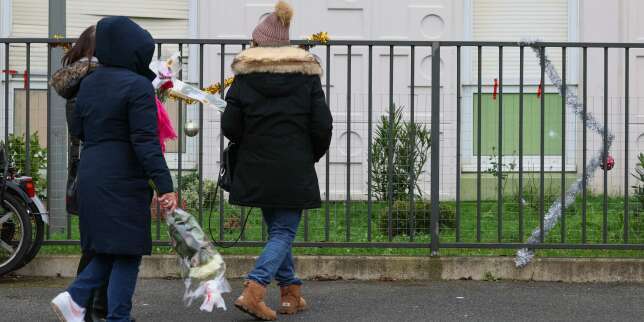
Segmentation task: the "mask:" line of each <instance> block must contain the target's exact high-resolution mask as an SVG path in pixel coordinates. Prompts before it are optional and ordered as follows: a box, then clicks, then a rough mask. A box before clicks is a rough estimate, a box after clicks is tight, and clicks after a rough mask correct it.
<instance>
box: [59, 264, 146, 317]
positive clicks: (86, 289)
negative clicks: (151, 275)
mask: <svg viewBox="0 0 644 322" xmlns="http://www.w3.org/2000/svg"><path fill="white" fill-rule="evenodd" d="M140 264H141V256H119V255H106V254H96V255H95V256H94V258H93V259H92V261H91V262H90V263H89V265H87V267H85V269H83V271H82V272H81V273H80V274H79V275H78V276H77V277H76V280H74V282H72V285H70V286H69V288H68V289H67V292H69V294H70V295H71V296H72V299H73V300H74V302H76V303H77V304H78V305H80V306H82V307H87V305H88V304H89V300H90V298H91V297H92V294H93V292H94V290H95V289H98V288H100V287H102V286H104V285H105V281H108V286H107V320H108V321H127V322H129V321H130V311H132V296H133V295H134V288H135V287H136V278H137V276H138V275H139V265H140ZM87 314H90V312H87Z"/></svg>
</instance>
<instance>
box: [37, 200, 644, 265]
mask: <svg viewBox="0 0 644 322" xmlns="http://www.w3.org/2000/svg"><path fill="white" fill-rule="evenodd" d="M442 205H443V207H447V208H451V209H454V208H455V204H454V202H449V201H446V202H442ZM581 205H582V203H581V200H577V202H576V203H575V205H573V207H570V208H569V209H567V210H566V229H565V241H566V242H567V243H581V242H582V215H581V213H582V210H581ZM326 206H327V204H325V205H323V208H321V209H317V210H313V211H309V212H308V213H306V215H305V216H304V217H303V220H302V223H301V225H300V230H299V232H298V236H297V241H325V234H326V230H325V221H326ZM548 206H549V203H546V204H545V207H546V208H547V207H548ZM395 207H398V205H396V206H395ZM205 208H206V209H204V218H203V222H204V225H203V228H204V230H206V231H208V222H210V227H211V230H210V231H211V232H212V235H213V236H214V238H215V239H218V238H219V234H220V232H219V227H220V220H221V219H220V216H219V212H218V210H217V205H215V209H214V210H213V211H212V212H210V211H209V209H207V208H209V205H207V206H206V207H205ZM328 208H329V222H330V225H329V231H328V234H329V241H331V242H345V241H347V231H346V226H347V225H346V210H347V207H346V203H344V202H331V203H329V204H328ZM518 208H519V207H518V204H517V203H516V202H512V201H505V202H504V204H503V218H502V223H503V224H502V230H501V232H502V236H501V237H502V238H501V239H500V240H499V238H498V237H499V236H498V222H499V221H498V215H497V209H498V206H497V202H495V201H484V202H482V204H481V214H480V217H481V219H480V223H481V224H480V225H481V226H480V227H481V240H480V241H481V242H489V243H495V242H499V241H501V242H520V234H519V233H520V230H519V211H518ZM635 208H636V205H635V203H634V202H633V203H632V206H631V209H632V210H631V212H630V216H629V217H630V218H629V243H631V244H642V243H644V220H643V214H642V212H641V210H640V211H636V210H635ZM367 209H368V205H367V203H366V202H364V201H355V202H352V203H350V207H349V214H350V216H349V217H350V218H349V220H350V233H349V241H351V242H368V241H369V238H368V225H369V220H368V219H369V215H368V210H367ZM387 209H388V208H387V204H386V203H382V202H374V203H373V204H372V221H371V226H372V238H371V241H374V242H387V241H389V238H388V233H387V230H386V228H385V227H386V223H387V219H386V218H387V217H386V215H387ZM623 209H624V199H623V198H610V199H609V200H608V216H607V222H608V226H607V241H608V243H623V235H624V231H623V228H624V216H623ZM393 210H394V212H395V210H396V209H393ZM245 211H247V209H246V210H245ZM416 212H417V213H418V215H417V219H416V222H417V226H416V227H417V230H416V233H415V236H414V238H413V241H414V242H420V243H429V242H430V238H429V235H428V232H429V230H428V229H427V228H426V227H427V226H428V221H425V220H423V219H424V218H423V217H422V213H423V210H422V209H420V210H417V211H416ZM224 213H225V215H224V218H223V225H224V232H223V235H224V237H225V240H228V241H232V240H235V239H236V238H237V236H239V232H240V223H241V208H238V207H234V206H230V205H227V204H226V206H225V211H224ZM193 214H195V215H197V214H198V212H197V211H193ZM447 216H451V214H450V213H448V215H447ZM603 218H604V215H603V198H602V197H589V201H588V206H587V215H586V238H587V242H588V243H602V242H603V235H602V227H603ZM72 220H73V222H72V228H73V230H72V238H73V239H78V238H79V232H78V229H77V227H78V223H77V220H78V218H77V217H72ZM454 221H455V218H443V222H442V224H441V232H440V238H441V242H443V243H453V242H456V235H455V233H456V231H455V228H454V226H455V222H454ZM460 223H461V224H460V227H461V228H460V234H461V238H460V242H476V241H477V238H476V223H477V212H476V203H475V202H469V201H468V202H462V203H461V215H460ZM400 224H402V221H401V220H395V219H394V220H392V227H393V229H392V231H393V232H394V237H393V239H392V241H393V242H399V243H406V242H409V241H411V240H412V238H411V237H410V236H409V235H410V234H409V233H408V230H404V231H402V230H400V229H399V230H396V227H398V226H400ZM538 227H539V212H538V205H537V204H527V205H525V206H524V234H523V236H524V240H525V239H527V237H528V236H529V235H530V233H531V232H532V230H533V229H535V228H538ZM262 230H263V225H262V220H261V216H260V211H259V210H258V209H253V210H252V212H251V214H250V217H249V220H248V224H247V227H246V230H245V234H244V238H243V240H249V241H258V240H262V239H263V238H264V237H265V234H262ZM305 230H306V232H305ZM157 234H158V236H159V239H161V240H167V232H166V226H165V223H164V222H162V221H160V222H158V226H157V221H153V225H152V235H153V236H152V237H153V239H157ZM561 236H562V230H561V224H558V225H557V226H556V227H555V228H554V229H553V230H552V231H551V232H550V233H549V234H548V235H547V236H546V242H547V243H559V242H561ZM51 239H67V234H66V233H63V234H52V236H51ZM78 251H79V247H78V246H46V247H43V250H42V253H48V254H60V253H63V254H68V253H78ZM220 251H221V252H222V253H224V254H257V253H258V252H259V249H257V248H247V247H233V248H228V249H220ZM154 252H155V253H171V252H172V249H171V248H169V247H155V249H154ZM514 252H515V251H514V250H493V249H492V250H487V249H484V250H482V249H441V252H440V254H441V255H509V256H511V255H513V254H514ZM295 253H296V254H307V255H419V256H420V255H427V254H429V250H428V249H426V248H423V249H399V248H395V249H372V248H367V249H364V248H297V249H296V250H295ZM538 254H539V255H540V256H583V257H605V256H618V257H644V251H615V250H611V251H600V250H540V251H538Z"/></svg>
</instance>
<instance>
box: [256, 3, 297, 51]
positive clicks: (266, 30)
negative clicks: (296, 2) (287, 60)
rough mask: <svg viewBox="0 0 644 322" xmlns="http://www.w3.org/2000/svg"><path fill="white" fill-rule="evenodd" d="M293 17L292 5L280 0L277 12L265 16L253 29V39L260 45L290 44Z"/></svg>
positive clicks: (276, 8) (276, 6) (276, 7)
mask: <svg viewBox="0 0 644 322" xmlns="http://www.w3.org/2000/svg"><path fill="white" fill-rule="evenodd" d="M292 17H293V8H292V7H291V5H289V4H288V3H287V2H285V1H281V0H280V1H279V2H277V4H276V5H275V12H273V13H271V14H269V15H268V16H267V17H266V18H264V20H262V22H260V23H259V25H257V27H255V30H253V41H254V42H255V43H256V44H257V46H260V47H274V46H288V45H289V43H290V40H289V27H290V26H291V18H292Z"/></svg>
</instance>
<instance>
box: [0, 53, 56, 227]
mask: <svg viewBox="0 0 644 322" xmlns="http://www.w3.org/2000/svg"><path fill="white" fill-rule="evenodd" d="M6 46H7V48H9V44H6ZM7 54H8V53H7ZM7 57H8V55H7ZM5 69H9V65H8V64H7V66H6V67H5ZM47 79H51V45H50V44H47ZM7 83H8V82H7ZM5 98H6V96H5ZM7 118H8V115H6V114H5V120H7ZM50 124H51V85H49V82H47V148H49V147H50V146H51V126H49V125H50ZM6 142H7V141H6V138H5V144H6ZM49 160H50V158H47V195H48V196H50V194H49V191H50V190H49V187H50V184H51V182H52V181H51V171H49V169H50V167H49V164H50V161H49ZM46 207H47V212H48V213H51V206H50V205H49V202H48V203H47V205H46ZM49 235H50V232H49V225H45V239H49V237H50V236H49Z"/></svg>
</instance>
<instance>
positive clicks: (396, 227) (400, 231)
mask: <svg viewBox="0 0 644 322" xmlns="http://www.w3.org/2000/svg"><path fill="white" fill-rule="evenodd" d="M409 206H410V202H409V201H405V200H398V201H396V202H394V204H393V209H392V210H391V231H392V234H393V236H398V235H410V234H411V233H412V228H414V231H415V233H417V234H430V223H431V216H432V205H431V202H429V201H424V200H420V201H416V202H415V207H414V211H413V214H412V211H411V209H410V207H409ZM387 215H388V209H386V208H385V209H383V210H381V211H380V216H379V218H378V227H379V229H380V232H381V233H382V234H383V235H385V236H386V235H388V223H389V219H388V216H387ZM438 222H439V225H440V228H442V229H445V228H449V229H453V228H455V227H456V208H455V206H454V205H452V204H446V203H441V204H440V218H439V221H438Z"/></svg>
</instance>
